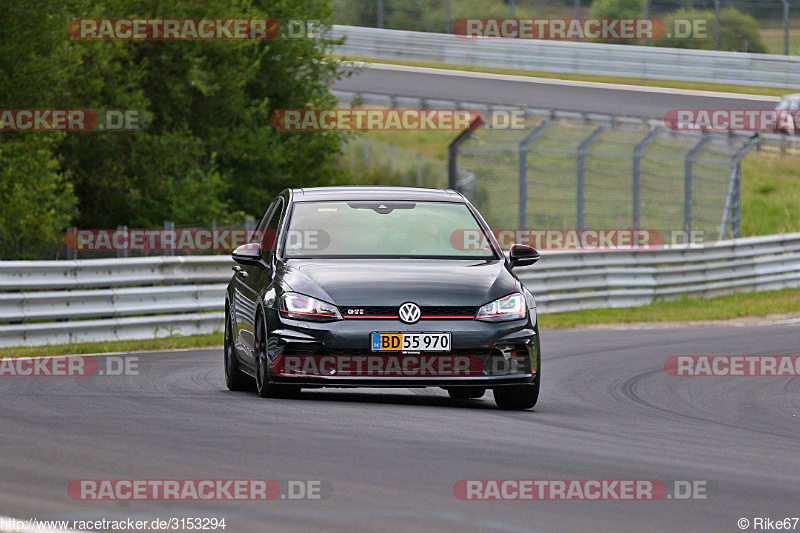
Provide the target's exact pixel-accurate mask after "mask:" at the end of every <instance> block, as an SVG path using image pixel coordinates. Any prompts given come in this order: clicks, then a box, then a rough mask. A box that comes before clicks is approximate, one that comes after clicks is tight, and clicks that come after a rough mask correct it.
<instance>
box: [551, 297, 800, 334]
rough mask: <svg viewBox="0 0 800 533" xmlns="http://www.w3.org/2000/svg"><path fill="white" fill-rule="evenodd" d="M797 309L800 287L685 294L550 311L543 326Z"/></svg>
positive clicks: (739, 315)
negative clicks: (633, 303)
mask: <svg viewBox="0 0 800 533" xmlns="http://www.w3.org/2000/svg"><path fill="white" fill-rule="evenodd" d="M797 312H800V289H782V290H779V291H763V292H744V293H740V294H732V295H730V296H721V297H718V298H709V299H703V298H689V297H682V298H680V299H678V300H670V301H662V302H655V303H653V304H650V305H645V306H641V307H623V308H616V309H587V310H583V311H569V312H566V313H548V314H543V315H539V325H540V327H541V328H542V329H553V328H569V327H574V326H581V325H588V324H628V323H632V322H687V321H693V320H726V319H733V318H743V317H763V316H767V315H772V314H776V313H797Z"/></svg>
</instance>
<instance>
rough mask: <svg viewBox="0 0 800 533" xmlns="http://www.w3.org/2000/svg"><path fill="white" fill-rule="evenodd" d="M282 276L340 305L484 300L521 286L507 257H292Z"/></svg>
mask: <svg viewBox="0 0 800 533" xmlns="http://www.w3.org/2000/svg"><path fill="white" fill-rule="evenodd" d="M281 277H282V281H283V282H284V285H286V286H288V287H286V288H287V290H292V291H295V292H299V293H302V294H306V295H308V296H313V297H315V298H320V299H322V300H325V301H328V302H331V303H333V304H336V305H339V306H359V305H387V306H393V305H398V306H399V305H401V304H403V303H405V302H414V303H416V304H418V305H422V306H428V305H452V306H462V305H463V306H479V305H483V304H485V303H487V302H490V301H492V300H495V299H497V298H500V297H502V296H506V295H507V294H509V293H512V292H515V291H518V290H519V282H518V281H517V279H516V278H515V277H514V275H512V274H511V273H510V272H509V271H508V270H507V269H506V267H505V262H504V261H502V260H496V259H495V260H490V261H486V260H436V259H382V260H372V259H326V260H308V259H305V260H304V259H290V260H288V261H286V263H285V264H284V269H283V272H282V276H281Z"/></svg>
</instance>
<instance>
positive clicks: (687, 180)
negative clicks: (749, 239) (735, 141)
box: [683, 133, 711, 239]
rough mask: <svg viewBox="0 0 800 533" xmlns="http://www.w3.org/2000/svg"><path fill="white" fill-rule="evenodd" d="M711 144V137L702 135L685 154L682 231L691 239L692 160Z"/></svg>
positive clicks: (705, 134)
mask: <svg viewBox="0 0 800 533" xmlns="http://www.w3.org/2000/svg"><path fill="white" fill-rule="evenodd" d="M710 142H711V137H710V136H709V135H708V134H707V133H703V138H702V139H700V141H699V142H698V143H697V144H696V145H694V148H692V149H691V150H689V153H687V154H686V161H685V162H684V182H683V231H685V232H686V235H688V236H689V237H688V238H690V239H691V234H692V181H693V176H692V165H693V164H694V158H695V157H697V154H699V153H700V152H701V151H703V149H704V148H705V147H706V145H707V144H708V143H710Z"/></svg>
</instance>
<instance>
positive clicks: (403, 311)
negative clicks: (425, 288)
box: [399, 302, 422, 324]
mask: <svg viewBox="0 0 800 533" xmlns="http://www.w3.org/2000/svg"><path fill="white" fill-rule="evenodd" d="M399 315H400V320H402V321H403V322H405V323H406V324H413V323H414V322H416V321H417V320H419V318H420V316H422V312H421V311H420V310H419V307H418V306H417V304H415V303H411V302H406V303H404V304H403V305H401V306H400V313H399Z"/></svg>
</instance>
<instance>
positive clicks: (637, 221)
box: [633, 127, 664, 244]
mask: <svg viewBox="0 0 800 533" xmlns="http://www.w3.org/2000/svg"><path fill="white" fill-rule="evenodd" d="M663 130H664V129H663V128H661V127H657V128H654V129H653V130H652V131H651V132H650V133H648V134H647V136H646V137H645V138H644V139H642V141H641V142H640V143H639V144H637V145H636V147H635V148H634V149H633V229H634V230H638V229H641V224H642V207H641V206H642V152H644V149H645V148H647V147H648V146H649V145H650V144H652V142H653V141H655V140H656V137H658V136H659V135H661V132H662V131H663ZM634 235H635V236H636V238H637V239H638V234H637V233H634ZM634 244H638V242H637V243H634Z"/></svg>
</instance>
